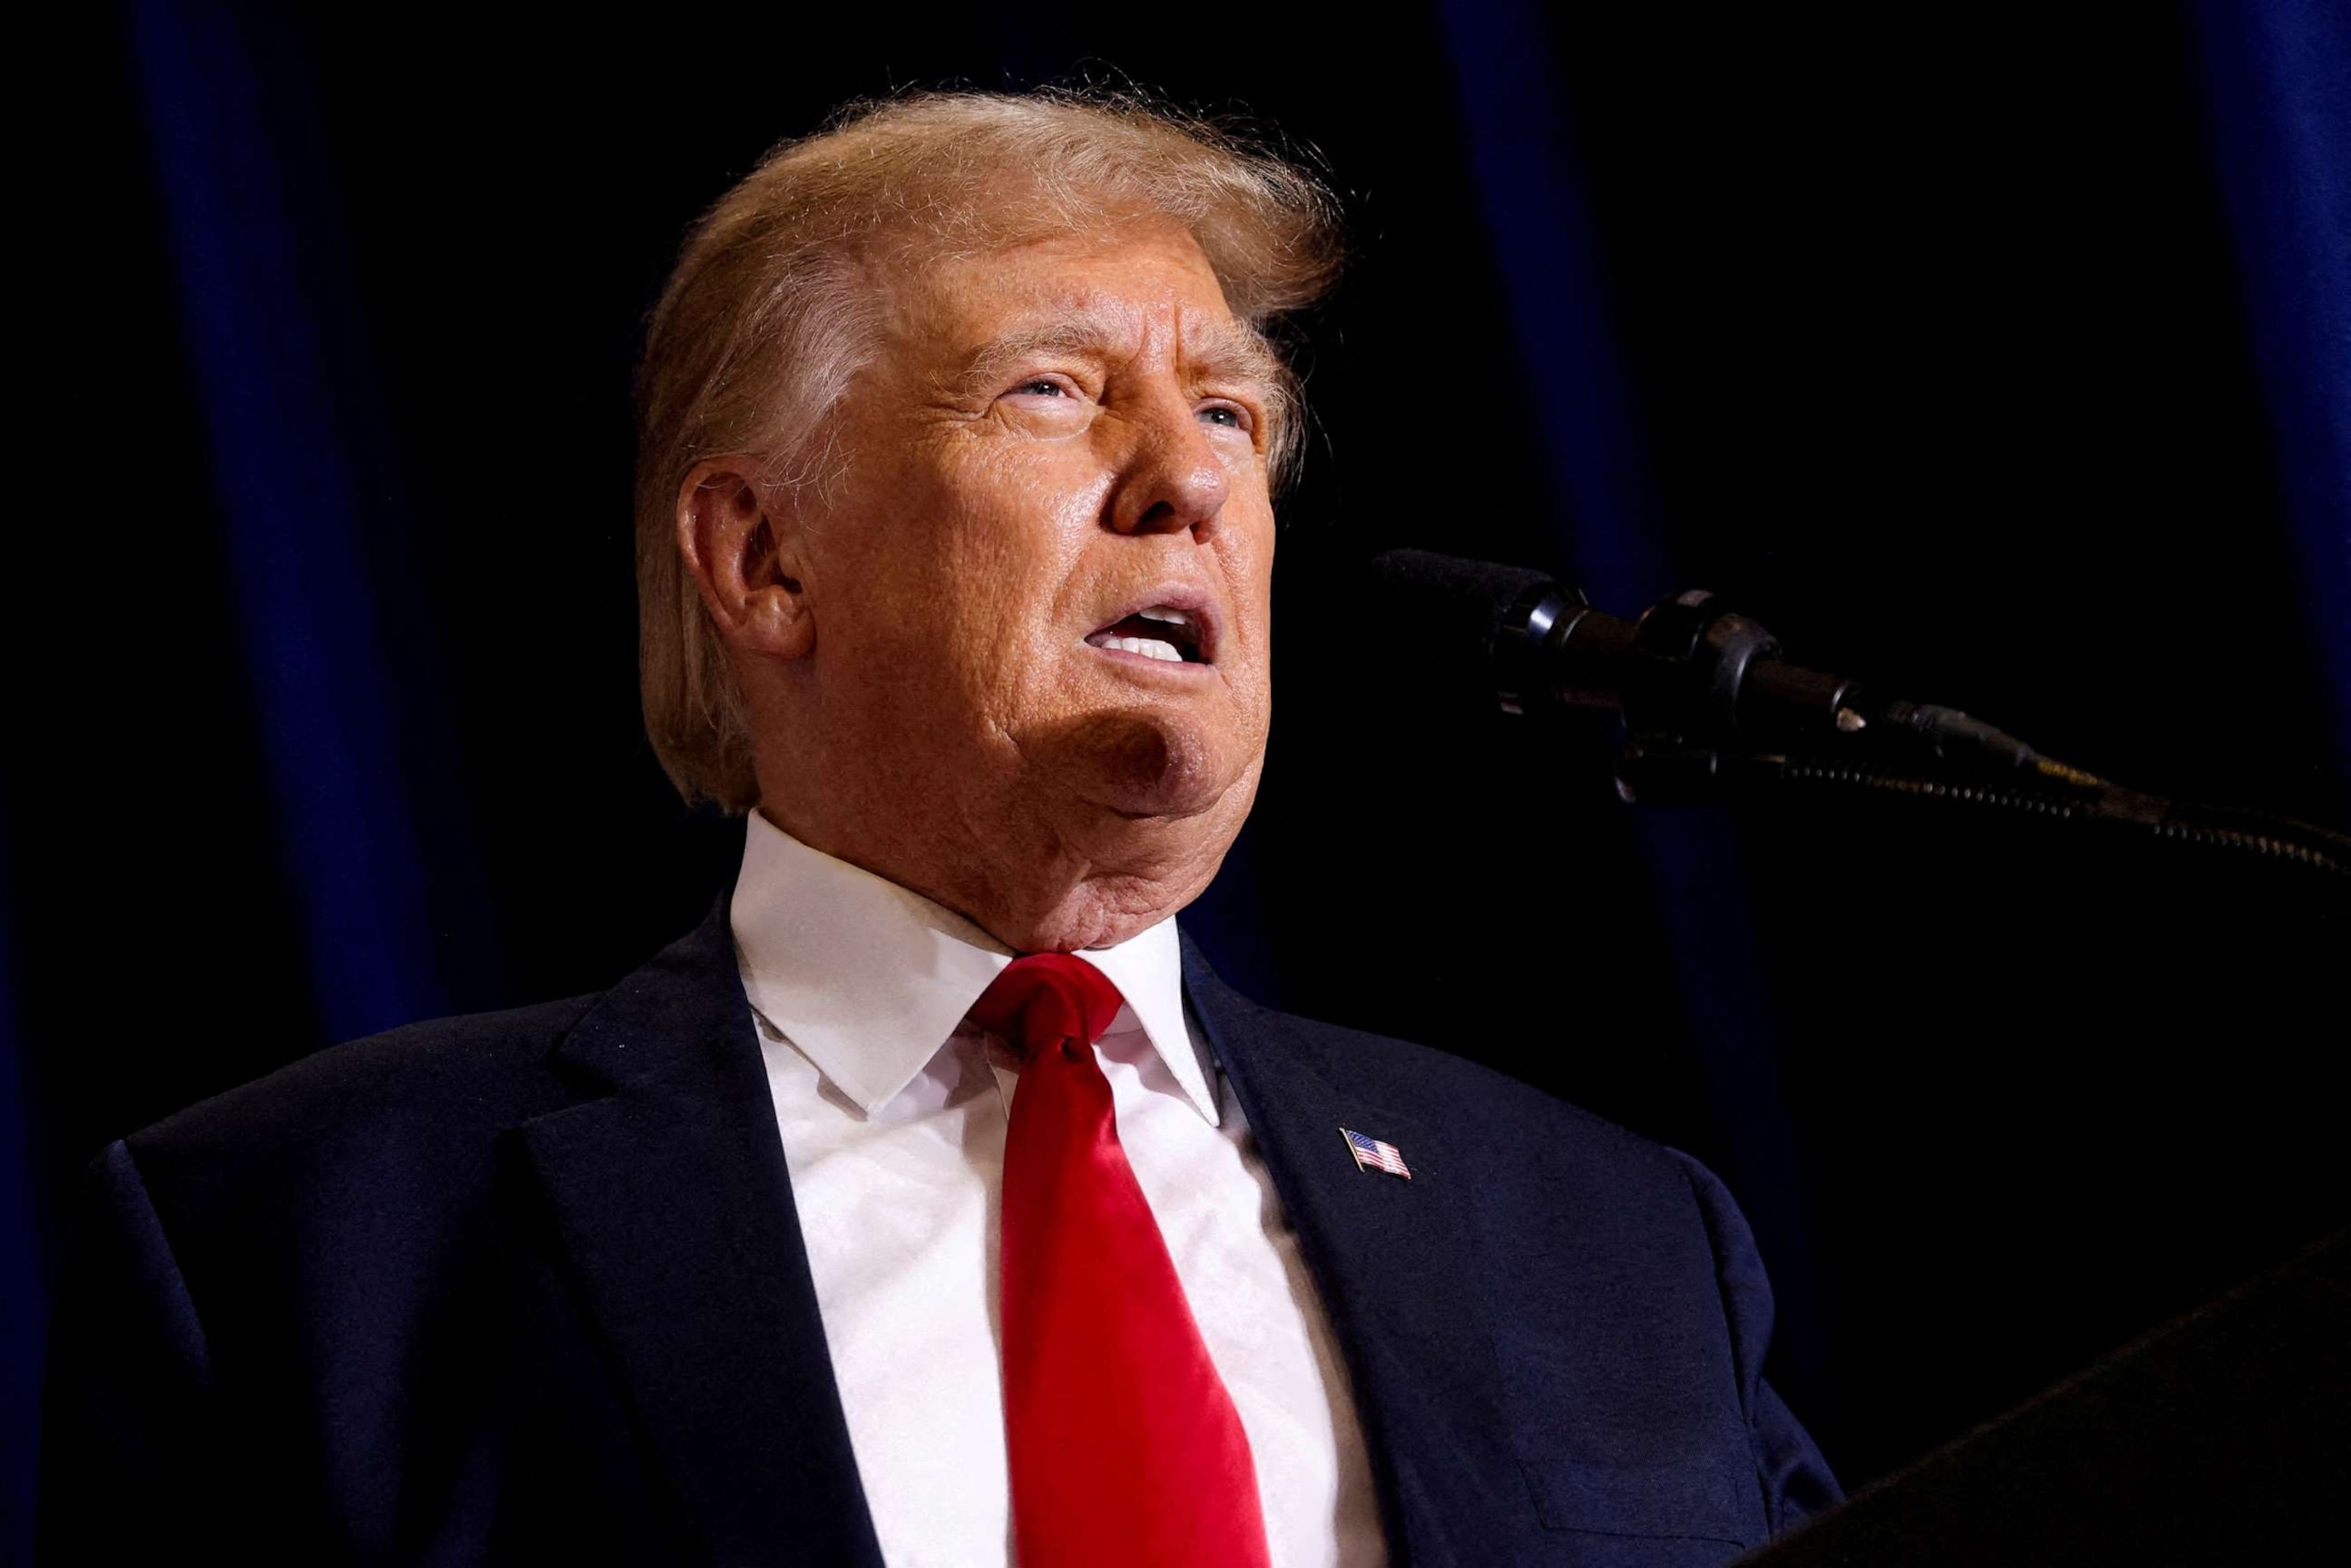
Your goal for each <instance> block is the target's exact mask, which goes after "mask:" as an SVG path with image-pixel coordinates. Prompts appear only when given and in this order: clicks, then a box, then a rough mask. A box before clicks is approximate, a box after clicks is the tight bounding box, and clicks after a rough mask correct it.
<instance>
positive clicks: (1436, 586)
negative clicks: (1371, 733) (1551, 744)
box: [1372, 549, 1554, 707]
mask: <svg viewBox="0 0 2351 1568" xmlns="http://www.w3.org/2000/svg"><path fill="white" fill-rule="evenodd" d="M1372 579H1373V590H1372V592H1373V598H1374V604H1375V606H1376V614H1377V623H1378V625H1379V627H1380V629H1381V632H1382V634H1383V639H1384V646H1385V647H1386V648H1387V649H1388V650H1389V651H1390V652H1391V653H1394V654H1396V655H1398V656H1399V657H1400V658H1401V659H1402V660H1403V661H1404V662H1405V667H1406V668H1407V669H1408V670H1409V671H1410V672H1411V674H1412V675H1413V678H1414V679H1415V680H1416V682H1424V683H1426V684H1427V685H1430V686H1431V687H1432V688H1437V689H1440V690H1450V691H1451V692H1453V693H1454V694H1455V695H1458V696H1463V697H1470V696H1473V695H1474V697H1475V698H1476V699H1477V701H1478V705H1479V706H1480V707H1490V706H1492V704H1493V700H1494V691H1495V681H1496V671H1495V667H1494V643H1495V639H1496V638H1497V637H1498V636H1499V634H1500V632H1501V630H1502V619H1503V617H1504V616H1505V615H1507V614H1509V613H1510V606H1512V605H1513V604H1516V603H1517V602H1518V601H1519V600H1520V597H1521V596H1522V595H1523V594H1525V593H1526V591H1528V590H1529V589H1531V588H1536V587H1540V586H1543V585H1548V584H1551V583H1552V582H1553V581H1554V579H1553V578H1552V575H1551V574H1550V573H1549V572H1544V571H1532V570H1528V569H1527V568H1525V567H1521V566H1498V565H1496V564H1495V563H1493V562H1491V561H1483V560H1464V559H1461V558H1460V557H1458V556H1449V555H1438V554H1437V553H1436V552H1435V551H1433V550H1422V549H1394V550H1388V551H1386V552H1385V553H1384V554H1381V555H1377V556H1374V557H1373V558H1372Z"/></svg>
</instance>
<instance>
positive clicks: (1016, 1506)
mask: <svg viewBox="0 0 2351 1568" xmlns="http://www.w3.org/2000/svg"><path fill="white" fill-rule="evenodd" d="M1336 257H1337V243H1336V238H1335V229H1334V226H1333V224H1332V219H1331V216H1330V208H1329V203H1328V201H1327V199H1326V198H1325V196H1324V195H1323V193H1322V191H1321V190H1320V189H1319V188H1318V187H1317V186H1316V185H1315V184H1314V183H1312V182H1311V181H1310V180H1308V179H1307V178H1305V177H1304V176H1302V175H1301V174H1300V173H1299V172H1297V171H1295V170H1293V169H1291V168H1290V167H1287V166H1285V165H1284V164H1282V163H1280V162H1277V161H1274V160H1271V159H1270V158H1267V157H1265V156H1263V155H1261V154H1259V153H1256V152H1251V151H1249V150H1247V149H1245V148H1242V147H1239V146H1238V145H1235V144H1233V143H1231V142H1229V141H1226V140H1224V139H1222V138H1220V137H1219V136H1218V135H1217V133H1215V132H1214V131H1209V130H1207V129H1205V128H1201V127H1197V126H1192V125H1187V124H1185V123H1181V122H1179V121H1176V120H1173V119H1170V118H1168V117H1165V116H1163V115H1160V114H1158V113H1155V112H1154V111H1151V110H1145V109H1143V108H1140V107H1137V106H1134V105H1132V104H1127V103H1122V102H1104V101H1099V100H1097V101H1085V100H1078V99H1060V98H1042V97H1029V98H1019V97H1004V96H993V95H977V94H957V95H938V96H932V97H925V98H912V99H902V100H898V101H895V102H893V103H890V104H887V105H884V106H883V107H881V108H879V109H875V110H868V111H866V112H863V113H862V114H859V115H857V116H855V117H852V118H850V119H848V120H845V121H844V122H842V123H841V124H840V125H838V126H837V127H836V128H835V129H833V130H832V131H829V132H827V133H826V134H824V135H821V136H818V137H815V138H812V139H810V140H808V141H802V142H799V143H797V144H794V145H790V146H788V147H786V148H784V149H782V150H780V151H779V152H777V153H776V154H774V155H773V156H771V157H770V158H769V159H768V161H767V162H765V163H763V164H762V165H761V166H760V168H759V169H758V170H757V171H756V172H753V173H752V174H751V175H750V176H749V177H748V178H747V180H745V181H744V182H743V183H742V184H741V185H739V186H738V187H737V188H736V189H735V190H734V191H733V192H731V193H728V195H727V196H726V198H725V199H724V200H722V201H721V202H720V204H718V206H717V207H716V208H715V209H714V210H713V211H712V213H711V214H709V215H708V216H707V217H706V218H705V220H704V222H703V223H702V225H700V226H699V227H698V228H697V229H696V231H695V234H694V235H693V236H692V238H691V239H690V240H689V243H688V245H687V246H686V249H685V252H684V256H683V257H682V259H681V260H680V262H679V265H678V267H677V269H676V271H675V273H674V276H673V277H672V279H671V281H670V284H669V286H668V288H667V290H666V291H665V293H664V298H663V299H662V302H661V304H660V306H659V307H658V308H657V309H656V311H655V314H654V316H653V321H652V325H651V329H650V332H649V336H648V343H647V350H646V357H645V363H644V368H643V375H642V380H641V386H640V397H641V403H642V418H643V431H642V434H643V448H642V452H641V462H640V485H639V502H638V510H639V524H640V559H639V570H640V588H641V593H642V603H643V667H644V685H645V700H646V714H647V722H648V727H649V728H650V731H651V733H652V735H653V738H654V741H655V745H656V747H657V748H658V750H659V752H660V754H661V756H662V758H663V760H664V764H665V765H666V766H667V767H668V768H669V769H670V771H671V773H672V776H673V777H674V779H676V781H677V782H678V784H679V786H680V787H681V789H683V790H684V792H685V793H686V794H687V795H688V796H689V797H690V798H691V797H707V798H710V799H713V800H716V801H718V802H719V803H721V804H722V805H724V806H726V807H727V808H729V809H731V810H740V811H744V812H746V813H747V836H746V842H745V847H744V853H743V861H742V867H741V871H740V874H739V876H738V878H737V883H736V884H735V886H734V887H733V888H732V890H731V891H730V892H729V893H728V894H726V896H725V897H723V898H722V899H721V901H720V903H719V904H718V906H717V908H716V910H715V911H714V913H713V914H712V915H711V917H710V919H709V920H708V921H707V922H705V925H703V926H702V927H701V928H700V929H699V930H697V931H695V933H693V934H691V935H689V936H686V937H684V939H683V940H681V941H680V942H679V943H677V944H676V945H675V946H673V947H671V948H670V949H669V950H668V951H666V952H665V953H664V954H662V955H661V956H659V957H657V958H655V959H654V960H653V962H652V963H651V964H649V965H648V966H647V967H645V968H643V969H642V970H640V971H639V972H637V973H636V974H634V975H632V976H631V977H628V978H627V979H625V980H623V981H622V983H621V984H620V985H618V986H616V987H615V988H613V989H611V991H609V992H607V993H605V994H603V995H602V996H600V997H590V998H579V999H576V1000H573V1001H569V1002H562V1003H556V1004H552V1005H549V1006H546V1007H541V1008H534V1009H525V1010H523V1011H520V1012H516V1013H508V1014H501V1015H496V1016H493V1017H486V1018H475V1019H455V1020H448V1021H444V1022H440V1023H432V1024H424V1025H420V1026H417V1027H414V1028H411V1029H407V1030H399V1031H396V1032H394V1033H393V1034H391V1035H387V1036H383V1037H380V1038H378V1039H375V1040H366V1041H361V1042H359V1043H357V1044H354V1045H350V1046H346V1047H343V1048H341V1049H340V1050H337V1051H328V1052H324V1053H322V1054H320V1055H319V1056H318V1057H316V1058H313V1059H311V1060H309V1061H304V1062H301V1063H298V1065H296V1066H294V1067H292V1068H290V1069H288V1070H287V1071H284V1072H281V1073H279V1074H277V1075H276V1076H274V1077H272V1078H270V1079H267V1080H265V1081H263V1082H260V1083H257V1084H255V1085H252V1086H250V1087H248V1088H246V1089H244V1090H241V1091H239V1092H235V1093H232V1094H229V1095H226V1096H224V1097H223V1098H221V1099H219V1100H216V1101H214V1102H211V1103H207V1104H205V1105H202V1106H199V1107H197V1108H195V1109H194V1110H193V1111H190V1112H187V1113H183V1115H181V1116H179V1117H175V1118H173V1119H172V1120H171V1121H169V1122H166V1123H164V1124H162V1125H160V1126H158V1127H156V1128H153V1129H151V1130H150V1131H148V1132H146V1133H142V1134H137V1135H135V1136H133V1137H131V1138H130V1139H128V1140H126V1141H125V1142H122V1143H119V1144H117V1145H114V1146H113V1147H112V1148H110V1150H108V1151H107V1152H106V1154H105V1155H103V1156H101V1158H100V1159H99V1162H98V1163H97V1165H96V1166H95V1167H94V1170H93V1175H92V1178H91V1186H90V1190H89V1197H88V1200H87V1201H88V1207H87V1213H86V1217H85V1220H84V1223H83V1226H82V1228H81V1232H80V1235H81V1239H80V1242H79V1243H78V1254H77V1257H76V1259H75V1261H74V1265H73V1269H72V1272H71V1282H70V1284H69V1286H68V1294H67V1296H66V1299H65V1300H64V1301H62V1302H61V1304H60V1307H59V1312H58V1323H59V1331H58V1341H57V1373H56V1377H55V1383H54V1390H53V1395H54V1401H55V1402H54V1405H53V1408H52V1414H51V1422H52V1426H51V1448H50V1470H49V1473H48V1477H47V1483H46V1484H47V1502H46V1513H45V1518H44V1521H43V1530H44V1532H45V1543H46V1546H47V1550H48V1552H50V1554H51V1555H52V1556H53V1557H55V1558H57V1560H60V1561H63V1560H68V1559H76V1558H84V1559H92V1560H105V1561H131V1560H134V1557H135V1556H136V1555H137V1554H141V1553H144V1552H160V1551H162V1550H166V1549H169V1550H172V1551H173V1552H184V1551H185V1550H186V1548H187V1547H188V1546H189V1545H190V1544H192V1543H210V1544H226V1545H233V1546H235V1548H236V1549H238V1550H239V1551H240V1552H241V1553H242V1554H243V1555H245V1556H247V1557H253V1558H258V1559H261V1560H274V1559H278V1558H284V1559H289V1560H290V1559H296V1558H298V1559H300V1560H303V1561H334V1560H347V1559H350V1560H360V1561H367V1562H411V1561H414V1562H434V1563H441V1562H478V1561H498V1560H508V1559H523V1560H529V1561H545V1562H560V1563H583V1562H600V1563H601V1562H624V1563H659V1562H695V1563H874V1562H881V1561H886V1562H891V1563H991V1564H992V1563H1008V1562H1011V1561H1013V1560H1015V1558H1016V1555H1017V1558H1018V1560H1019V1562H1021V1563H1024V1564H1026V1565H1027V1568H1061V1565H1073V1564H1084V1563H1154V1564H1160V1563H1284V1564H1289V1563H1348V1564H1357V1563H1382V1562H1390V1561H1393V1562H1405V1561H1409V1562H1412V1563H1418V1564H1424V1565H1426V1564H1437V1563H1463V1564H1486V1563H1513V1562H1525V1563H1701V1562H1713V1561H1719V1560H1722V1559H1725V1558H1728V1557H1729V1556H1731V1555H1734V1554H1736V1553H1737V1552H1739V1551H1740V1549H1741V1548H1743V1547H1746V1546H1749V1545H1752V1544H1754V1543H1757V1542H1761V1540H1763V1539H1764V1538H1766V1537H1767V1536H1768V1535H1769V1534H1771V1533H1772V1532H1774V1531H1778V1530H1780V1529H1782V1528H1784V1527H1785V1526H1786V1525H1788V1524H1789V1523H1791V1522H1792V1521H1795V1520H1796V1519H1798V1518H1800V1517H1802V1515H1803V1514H1805V1513H1806V1512H1808V1511H1812V1510H1814V1509H1816V1508H1818V1507H1820V1506H1822V1505H1823V1504H1824V1503H1825V1502H1827V1501H1828V1500H1832V1499H1833V1498H1834V1483H1833V1482H1832V1481H1831V1480H1830V1479H1829V1478H1828V1476H1827V1474H1826V1471H1825V1469H1824V1468H1823V1466H1822V1464H1821V1462H1820V1459H1819V1458H1818V1456H1817V1454H1816V1453H1815V1452H1814V1451H1813V1448H1812V1445H1811V1444H1810V1442H1809V1441H1808V1440H1807V1439H1806V1438H1805V1437H1804V1435H1803V1434H1802V1430H1801V1429H1800V1428H1799V1427H1797V1426H1796V1424H1795V1423H1794V1421H1793V1420H1792V1418H1791V1417H1790V1416H1788V1414H1787V1413H1786V1411H1785V1410H1784V1409H1783V1408H1782V1406H1780V1404H1779V1402H1778V1401H1777V1399H1776V1398H1775V1397H1774V1396H1773V1395H1772V1394H1771V1390H1770V1389H1769V1388H1768V1387H1767V1386H1765V1385H1764V1384H1763V1383H1762V1381H1761V1375H1760V1370H1759V1368H1760V1364H1761V1359H1762V1354H1763V1349H1764V1342H1765V1338H1766V1336H1767V1334H1768V1332H1769V1317H1770V1307H1769V1299H1768V1293H1767V1291H1766V1288H1765V1286H1764V1283H1763V1281H1762V1277H1761V1269H1760V1265H1759V1264H1758V1262H1757V1260H1756V1258H1755V1254H1754V1249H1753V1247H1752V1245H1751V1243H1750V1240H1749V1239H1748V1237H1747V1233H1746V1230H1745V1228H1744V1226H1743V1225H1742V1223H1741V1222H1740V1218H1739V1217H1738V1214H1737V1211H1736V1209H1735V1208H1734V1207H1733V1206H1732V1204H1731V1202H1730V1200H1729V1197H1728V1196H1727V1195H1726V1194H1725V1193H1724V1192H1723V1191H1722V1189H1721V1188H1720V1186H1719V1185H1718V1184H1717V1183H1716V1182H1715V1181H1714V1180H1713V1178H1712V1177H1710V1176H1708V1175H1707V1173H1706V1172H1704V1171H1703V1170H1701V1169H1700V1168H1698V1166H1696V1165H1695V1164H1693V1163H1692V1162H1690V1161H1688V1160H1687V1159H1686V1158H1684V1157H1682V1156H1680V1155H1675V1154H1672V1153H1670V1152H1668V1151H1665V1150H1661V1149H1658V1148H1656V1147H1655V1146H1653V1145H1647V1144H1646V1143H1644V1142H1642V1141H1641V1140H1639V1139H1637V1138H1635V1137H1633V1136H1631V1135H1630V1134H1625V1133H1623V1132H1620V1131H1618V1130H1616V1129H1614V1128H1612V1127H1609V1126H1607V1125H1605V1124H1600V1123H1598V1122H1595V1121H1593V1120H1592V1119H1591V1118H1588V1117H1586V1116H1583V1115H1582V1114H1581V1113H1577V1112H1575V1111H1573V1110H1571V1109H1569V1108H1567V1107H1564V1106H1562V1105H1560V1104H1558V1103H1554V1102H1552V1101H1550V1100H1548V1099H1547V1098H1545V1097H1544V1096H1542V1095H1541V1094H1539V1093H1536V1092H1532V1091H1531V1090H1528V1089H1526V1088H1524V1087H1522V1086H1520V1085H1518V1084H1515V1083H1512V1082H1509V1081H1508V1080H1505V1079H1502V1078H1500V1077H1498V1076H1497V1075H1494V1074H1492V1073H1489V1072H1487V1071H1483V1070H1480V1069H1478V1068H1474V1067H1472V1066H1469V1065H1468V1064H1466V1063H1463V1062H1460V1061H1454V1060H1450V1059H1447V1058H1445V1057H1441V1056H1438V1055H1436V1054H1434V1053H1431V1052H1428V1051H1422V1050H1420V1049H1418V1048H1416V1047H1412V1046H1408V1045H1404V1044H1400V1043H1398V1042H1395V1041H1392V1040H1380V1039H1375V1038H1373V1037H1368V1036H1364V1035H1359V1034H1355V1033H1353V1032H1350V1031H1347V1030H1339V1029H1334V1028H1331V1027H1328V1026H1324V1025H1321V1024H1315V1023H1311V1022H1308V1021H1306V1020H1303V1019H1293V1018H1287V1017H1283V1016H1281V1015H1279V1014H1274V1013H1270V1012H1266V1011H1264V1010H1262V1009H1258V1008H1256V1007H1254V1006H1252V1005H1251V1004H1249V1002H1247V1001H1246V1000H1244V999H1242V998H1238V997H1237V996H1235V995H1234V994H1233V993H1231V992H1230V991H1228V990H1227V989H1226V988H1224V987H1223V986H1222V985H1221V984H1220V983H1219V982H1218V981H1217V978H1216V977H1215V976H1214V975H1213V974H1211V973H1210V972H1209V971H1208V969H1207V967H1206V965H1205V964H1203V963H1202V962H1201V961H1200V959H1199V957H1198V956H1197V954H1196V953H1195V952H1193V951H1192V950H1190V949H1189V948H1188V947H1186V946H1184V945H1183V944H1182V941H1181V939H1180V937H1179V936H1178V934H1177V931H1176V927H1175V923H1174V918H1173V917H1174V915H1175V913H1176V912H1177V911H1178V910H1180V909H1181V908H1182V907H1183V906H1184V905H1185V904H1187V903H1188V902H1189V901H1190V900H1191V899H1192V898H1193V897H1195V896H1196V894H1198V893H1199V892H1200V890H1201V889H1202V888H1203V887H1205V886H1206V885H1207V883H1208V881H1209V880H1210V878H1211V877H1212V876H1213V875H1214V873H1215V872H1216V870H1217V864H1218V862H1220V860H1221V859H1222V857H1223V855H1224V853H1225V852H1226V850H1227V848H1228V846H1229V845H1230V843H1231V842H1232V840H1233V837H1234V835H1235V833H1236V832H1237V831H1238V829H1239V827H1240V825H1241V821H1242V820H1243V818H1244V817H1245V816H1246V815H1247V813H1248V810H1249V804H1250V801H1251V799H1252V797H1253V795H1254V792H1255V789H1256V786H1257V781H1258V776H1259V768H1260V766H1261V764H1262V760H1263V756H1264V747H1265V741H1266V734H1267V725H1268V720H1269V714H1270V700H1269V699H1270V685H1269V672H1268V650H1269V606H1270V591H1269V583H1270V567H1271V562H1272V553H1273V543H1274V533H1273V512H1272V504H1271V499H1270V495H1271V491H1272V487H1273V485H1274V481H1275V478H1276V476H1278V475H1279V473H1280V469H1281V467H1282V465H1283V463H1284V461H1285V459H1286V457H1287V456H1288V455H1289V454H1290V451H1291V450H1292V449H1293V447H1294V444H1295V438H1296V432H1297V429H1298V410H1297V407H1296V401H1297V389H1296V387H1295V385H1294V384H1293V382H1291V380H1290V377H1289V376H1288V375H1287V373H1286V371H1284V368H1283V366H1282V363H1281V361H1280V359H1279V358H1278V356H1276V355H1275V353H1274V352H1273V351H1272V350H1271V349H1270V347H1269V344H1268V340H1267V338H1266V335H1265V334H1266V329H1267V328H1268V327H1269V326H1270V325H1271V323H1272V322H1273V321H1275V320H1276V319H1278V318H1279V317H1280V314H1281V313H1282V312H1284V311H1286V310H1290V309H1293V308H1297V307H1298V306H1300V305H1302V304H1305V303H1307V302H1309V301H1311V299H1313V298H1315V297H1316V296H1317V295H1318V294H1319V293H1320V292H1321V291H1322V289H1323V288H1324V287H1326V286H1327V284H1328V282H1329V279H1330V277H1331V276H1332V271H1333V269H1334V266H1335V261H1336Z"/></svg>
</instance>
